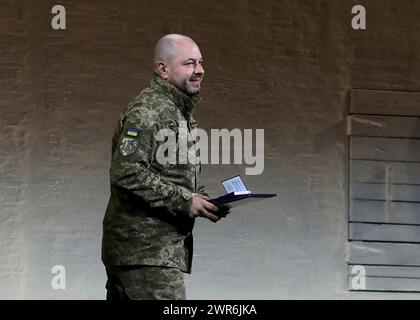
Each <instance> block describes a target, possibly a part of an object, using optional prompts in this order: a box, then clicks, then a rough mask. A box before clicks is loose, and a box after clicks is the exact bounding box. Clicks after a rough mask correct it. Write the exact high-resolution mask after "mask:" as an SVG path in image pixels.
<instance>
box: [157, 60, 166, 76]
mask: <svg viewBox="0 0 420 320" xmlns="http://www.w3.org/2000/svg"><path fill="white" fill-rule="evenodd" d="M156 71H157V73H158V74H159V75H160V76H161V77H162V78H163V79H165V80H168V79H169V74H168V66H167V65H166V63H165V62H163V61H159V62H158V63H157V65H156Z"/></svg>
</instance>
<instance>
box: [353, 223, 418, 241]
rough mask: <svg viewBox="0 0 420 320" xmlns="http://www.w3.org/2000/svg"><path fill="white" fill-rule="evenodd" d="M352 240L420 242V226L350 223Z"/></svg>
mask: <svg viewBox="0 0 420 320" xmlns="http://www.w3.org/2000/svg"><path fill="white" fill-rule="evenodd" d="M349 238H350V240H363V241H389V242H416V243H420V226H413V225H411V226H408V225H398V224H377V223H358V222H352V223H350V230H349Z"/></svg>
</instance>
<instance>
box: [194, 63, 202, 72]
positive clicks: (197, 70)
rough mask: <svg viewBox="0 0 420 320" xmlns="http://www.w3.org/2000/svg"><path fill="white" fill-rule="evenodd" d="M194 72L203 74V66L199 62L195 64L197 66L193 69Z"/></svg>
mask: <svg viewBox="0 0 420 320" xmlns="http://www.w3.org/2000/svg"><path fill="white" fill-rule="evenodd" d="M194 73H196V74H204V68H203V66H202V65H201V63H199V64H197V66H196V67H195V69H194Z"/></svg>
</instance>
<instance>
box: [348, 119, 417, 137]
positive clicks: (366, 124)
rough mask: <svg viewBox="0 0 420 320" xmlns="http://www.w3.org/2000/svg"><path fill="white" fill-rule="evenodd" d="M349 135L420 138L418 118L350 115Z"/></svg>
mask: <svg viewBox="0 0 420 320" xmlns="http://www.w3.org/2000/svg"><path fill="white" fill-rule="evenodd" d="M348 121H349V122H348V124H349V128H348V132H349V134H350V135H356V136H366V137H397V138H420V118H419V117H394V116H370V115H359V114H354V115H350V116H349V118H348Z"/></svg>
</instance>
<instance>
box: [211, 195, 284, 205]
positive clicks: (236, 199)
mask: <svg viewBox="0 0 420 320" xmlns="http://www.w3.org/2000/svg"><path fill="white" fill-rule="evenodd" d="M276 196H277V194H275V193H246V194H241V193H240V194H235V192H231V193H228V194H225V195H223V196H220V197H218V198H214V199H210V200H209V202H211V203H213V204H214V205H215V206H217V207H219V206H222V205H229V206H236V205H242V204H246V203H250V202H254V201H258V200H264V199H267V198H273V197H276Z"/></svg>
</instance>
